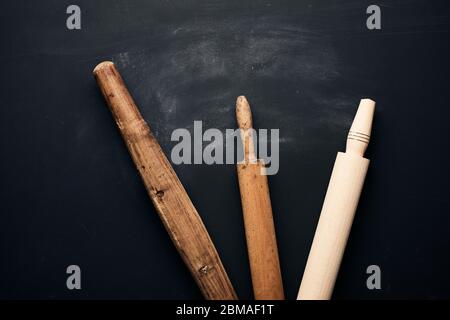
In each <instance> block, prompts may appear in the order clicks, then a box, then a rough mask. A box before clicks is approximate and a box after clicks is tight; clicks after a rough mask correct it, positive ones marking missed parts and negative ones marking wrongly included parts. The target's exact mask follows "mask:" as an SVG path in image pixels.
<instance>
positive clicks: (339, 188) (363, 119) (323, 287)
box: [297, 99, 375, 300]
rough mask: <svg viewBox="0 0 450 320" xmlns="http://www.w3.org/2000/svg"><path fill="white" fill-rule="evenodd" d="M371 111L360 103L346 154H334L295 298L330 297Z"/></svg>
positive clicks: (363, 164)
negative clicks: (328, 181)
mask: <svg viewBox="0 0 450 320" xmlns="http://www.w3.org/2000/svg"><path fill="white" fill-rule="evenodd" d="M374 110H375V102H374V101H372V100H370V99H363V100H361V103H360V105H359V108H358V111H357V113H356V116H355V119H354V120H353V124H352V127H351V129H350V132H349V134H348V137H347V148H346V151H345V153H342V152H339V153H338V155H337V158H336V162H335V163H334V168H333V173H332V175H331V179H330V184H329V185H328V190H327V194H326V196H325V200H324V203H323V207H322V212H321V214H320V218H319V223H318V225H317V229H316V233H315V235H314V240H313V243H312V246H311V250H310V252H309V257H308V262H307V264H306V268H305V272H304V274H303V279H302V283H301V285H300V290H299V293H298V297H297V299H300V300H328V299H330V298H331V295H332V293H333V288H334V284H335V282H336V277H337V274H338V271H339V267H340V264H341V260H342V256H343V254H344V250H345V246H346V244H347V239H348V236H349V233H350V228H351V226H352V222H353V218H354V215H355V211H356V207H357V206H358V201H359V197H360V195H361V190H362V188H363V184H364V179H365V177H366V173H367V168H368V166H369V160H368V159H366V158H364V157H363V156H364V152H365V151H366V148H367V145H368V143H369V139H370V132H371V129H372V119H373V114H374Z"/></svg>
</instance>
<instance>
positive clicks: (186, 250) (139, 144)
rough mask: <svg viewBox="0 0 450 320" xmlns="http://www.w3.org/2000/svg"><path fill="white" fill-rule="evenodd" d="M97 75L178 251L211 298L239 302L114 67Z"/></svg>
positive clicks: (100, 67)
mask: <svg viewBox="0 0 450 320" xmlns="http://www.w3.org/2000/svg"><path fill="white" fill-rule="evenodd" d="M94 76H95V78H96V79H97V82H98V85H99V86H100V89H101V90H102V93H103V95H104V97H105V99H106V102H107V103H108V105H109V108H110V110H111V112H112V115H113V117H114V119H115V121H116V124H117V126H118V127H119V129H120V133H121V134H122V137H123V139H124V140H125V143H126V145H127V147H128V150H129V152H130V154H131V157H132V158H133V161H134V163H135V165H136V167H137V169H138V171H139V173H140V175H141V178H142V180H143V182H144V184H145V187H146V189H147V192H148V195H149V196H150V198H151V200H152V202H153V204H154V206H155V208H156V211H157V212H158V214H159V216H160V218H161V220H162V222H163V223H164V226H165V227H166V230H167V232H168V233H169V235H170V237H171V238H172V241H173V243H174V244H175V247H176V248H177V250H178V252H179V253H180V255H181V257H182V258H183V260H184V263H185V264H186V266H187V267H188V268H189V271H190V272H191V274H192V276H193V277H194V279H195V281H196V282H197V284H198V286H199V287H200V290H201V292H202V293H203V296H204V297H205V298H206V299H213V300H234V299H237V296H236V293H235V292H234V289H233V286H232V285H231V282H230V280H229V278H228V276H227V274H226V272H225V269H224V267H223V265H222V262H221V261H220V258H219V255H218V253H217V251H216V248H215V247H214V244H213V243H212V241H211V238H210V237H209V235H208V232H207V231H206V228H205V226H204V225H203V222H202V220H201V218H200V216H199V215H198V213H197V210H196V209H195V207H194V205H193V204H192V202H191V200H190V199H189V196H188V195H187V193H186V190H185V189H184V187H183V185H182V184H181V182H180V180H179V179H178V177H177V175H176V173H175V171H174V170H173V168H172V166H171V165H170V163H169V161H168V160H167V158H166V156H165V155H164V153H163V151H162V150H161V147H160V146H159V144H158V142H157V141H156V139H155V137H154V136H153V134H152V133H151V131H150V129H149V127H148V125H147V123H146V122H145V121H144V119H143V118H142V116H141V114H140V113H139V110H138V108H137V106H136V104H135V103H134V101H133V98H132V97H131V95H130V93H129V92H128V90H127V88H126V87H125V84H124V82H123V80H122V78H121V76H120V74H119V72H118V71H117V69H116V68H115V66H114V64H113V63H112V62H109V61H106V62H102V63H100V64H99V65H98V66H97V67H95V69H94Z"/></svg>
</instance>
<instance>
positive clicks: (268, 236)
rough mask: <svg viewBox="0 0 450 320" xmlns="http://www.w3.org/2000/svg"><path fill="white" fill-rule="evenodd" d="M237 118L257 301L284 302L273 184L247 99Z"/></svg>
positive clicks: (241, 103) (242, 99)
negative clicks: (258, 151)
mask: <svg viewBox="0 0 450 320" xmlns="http://www.w3.org/2000/svg"><path fill="white" fill-rule="evenodd" d="M236 118H237V122H238V124H239V128H240V132H241V139H242V143H243V146H244V162H243V163H240V164H238V165H237V173H238V178H239V189H240V192H241V202H242V209H243V215H244V226H245V236H246V239H247V249H248V256H249V259H250V271H251V275H252V284H253V292H254V296H255V299H256V300H281V299H284V293H283V283H282V279H281V271H280V263H279V260H278V250H277V240H276V237H275V227H274V223H273V217H272V206H271V203H270V195H269V185H268V183H267V176H266V175H263V174H262V172H263V171H264V170H265V167H264V163H263V161H262V160H257V157H256V154H255V149H254V140H253V130H252V129H253V128H252V126H253V124H252V114H251V110H250V106H249V104H248V102H247V99H246V98H245V97H244V96H240V97H238V98H237V101H236Z"/></svg>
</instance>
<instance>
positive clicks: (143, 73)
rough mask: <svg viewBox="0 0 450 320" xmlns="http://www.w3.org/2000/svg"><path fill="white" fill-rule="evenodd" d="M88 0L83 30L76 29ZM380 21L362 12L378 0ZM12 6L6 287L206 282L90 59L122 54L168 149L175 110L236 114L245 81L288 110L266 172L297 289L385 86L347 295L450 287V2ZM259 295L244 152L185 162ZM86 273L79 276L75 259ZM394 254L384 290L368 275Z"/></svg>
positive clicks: (0, 209)
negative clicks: (330, 195)
mask: <svg viewBox="0 0 450 320" xmlns="http://www.w3.org/2000/svg"><path fill="white" fill-rule="evenodd" d="M70 4H77V5H79V6H80V7H81V11H82V29H81V30H76V31H71V30H68V29H67V28H66V18H67V16H68V15H67V14H66V8H67V6H68V5H70ZM369 4H377V5H379V6H380V7H381V10H382V29H381V30H376V31H371V30H368V29H367V28H366V19H367V17H368V15H367V14H366V8H367V6H368V5H369ZM0 15H1V18H0V20H1V22H0V23H1V31H0V32H1V52H0V61H1V66H2V68H1V71H2V72H1V75H0V84H1V85H0V90H1V99H2V102H1V109H0V110H1V116H0V146H1V157H0V177H1V178H0V186H1V189H0V191H1V192H0V239H1V241H0V246H1V248H0V298H3V299H5V298H8V299H16V298H38V299H61V298H62V299H100V298H117V299H197V298H201V295H200V292H199V290H198V289H197V287H196V285H195V283H194V281H193V280H192V278H191V276H190V275H189V273H188V271H187V269H186V268H185V267H184V265H183V263H182V261H181V259H180V257H179V256H178V254H177V252H176V250H175V249H174V247H173V245H172V243H171V241H170V239H169V237H168V235H167V234H166V232H165V230H164V228H163V225H162V223H161V222H160V220H159V218H158V216H157V214H156V212H155V210H154V209H153V206H152V204H151V202H150V200H149V198H148V197H147V195H146V192H145V189H144V186H143V184H142V183H141V181H140V178H139V176H138V173H137V171H136V170H135V168H134V165H133V163H132V161H131V159H130V156H129V154H128V152H127V150H126V147H125V145H124V143H123V142H122V140H121V137H120V134H119V132H118V130H117V128H116V127H115V124H114V122H113V120H112V117H111V115H110V113H109V111H108V108H107V106H106V104H105V102H104V100H103V98H102V96H101V94H100V91H99V89H98V87H97V85H96V83H95V81H94V79H93V76H92V69H93V68H94V66H95V65H96V64H97V63H99V62H101V61H102V60H113V61H114V62H115V63H116V65H117V67H118V69H119V71H120V72H121V74H122V76H123V78H124V80H125V82H126V83H127V85H128V87H129V90H130V92H131V93H132V95H133V97H134V98H135V100H136V102H137V104H138V105H139V106H140V109H141V112H142V114H143V116H144V117H145V119H146V120H147V121H148V123H149V125H150V126H151V128H152V129H153V131H154V133H155V135H156V136H157V138H158V140H159V142H160V144H161V146H162V147H163V149H164V150H165V151H166V153H167V154H168V153H170V150H171V148H172V147H173V146H174V144H175V143H174V142H171V141H170V135H171V132H172V131H173V130H174V129H175V128H188V129H189V130H192V126H193V122H194V120H202V121H203V122H204V126H205V128H213V127H214V128H219V129H221V130H225V128H234V127H235V126H236V124H235V115H234V104H235V99H236V97H237V96H238V95H241V94H244V95H246V96H247V97H248V99H249V101H250V103H251V105H252V108H253V113H254V122H255V126H256V127H258V128H279V129H280V136H281V142H282V143H281V145H280V162H281V166H280V171H279V173H278V174H277V175H275V176H272V177H270V180H269V181H270V188H271V197H272V204H273V209H274V218H275V223H276V229H277V237H278V245H279V251H280V259H281V265H282V272H283V280H284V286H285V291H286V295H287V298H288V299H294V298H295V297H296V293H297V290H298V287H299V283H300V279H301V276H302V273H303V269H304V266H305V264H306V259H307V256H308V252H309V247H310V245H311V242H312V237H313V235H314V231H315V227H316V223H317V220H318V217H319V213H320V209H321V206H322V201H323V198H324V195H325V192H326V188H327V184H328V180H329V177H330V173H331V170H332V166H333V162H334V158H335V156H336V153H337V151H342V150H343V149H344V147H345V140H346V135H347V132H348V129H349V126H350V124H351V121H352V118H353V116H354V114H355V112H356V108H357V105H358V103H359V99H360V98H363V97H371V98H373V99H374V100H376V101H377V109H376V115H375V122H374V130H373V138H372V142H371V145H370V147H369V150H368V153H367V157H368V158H369V159H371V161H372V162H371V166H370V169H369V173H368V177H367V180H366V185H365V189H364V192H363V195H362V198H361V201H360V206H359V209H358V212H357V215H356V218H355V221H354V225H353V229H352V233H351V235H350V238H349V242H348V246H347V250H346V253H345V256H344V259H343V263H342V267H341V271H340V274H339V277H338V281H337V284H336V288H335V292H334V298H336V299H392V298H402V299H403V298H426V299H432V298H449V297H450V273H449V270H450V258H449V252H450V232H449V228H450V202H449V191H450V189H449V185H448V184H449V177H450V175H449V162H450V153H449V126H448V121H449V120H450V119H449V118H450V103H449V96H448V93H449V90H450V86H449V84H450V81H449V80H450V60H449V57H450V41H449V40H450V37H449V32H450V4H449V3H448V1H426V0H422V1H406V0H404V1H377V2H376V3H372V2H368V1H360V0H358V1H331V0H330V1H303V0H291V1H269V0H265V1H243V0H240V1H235V0H227V1H211V0H209V1H197V0H184V1H181V0H180V1H151V0H140V1H116V0H114V1H113V0H102V1H100V0H97V1H92V0H90V1H87V0H85V1H82V0H77V1H76V2H74V3H72V1H56V0H54V1H50V0H45V1H23V0H20V1H17V0H15V1H9V2H2V4H1V5H0ZM175 170H176V172H177V173H178V175H179V177H180V179H181V181H182V182H183V184H184V185H185V187H186V189H187V191H188V193H189V194H190V196H191V198H192V200H193V202H194V204H195V205H196V207H197V209H198V211H199V213H200V215H201V216H202V218H203V220H204V222H205V224H206V226H207V228H208V230H209V232H210V234H211V237H212V238H213V241H214V243H215V244H216V246H217V248H218V251H219V253H220V254H221V257H222V260H223V263H224V265H225V267H226V269H227V271H228V273H229V275H230V278H231V280H232V282H233V284H234V286H235V289H236V291H237V293H238V295H239V297H240V298H244V299H251V298H252V290H251V282H250V272H249V267H248V260H247V253H246V246H245V238H244V230H243V222H242V213H241V207H240V198H239V191H238V185H237V177H236V172H235V168H234V166H232V165H212V166H208V165H195V166H194V165H180V166H175ZM71 264H76V265H79V266H80V267H81V270H82V290H78V291H77V290H73V291H69V290H68V289H67V288H66V277H67V274H66V268H67V266H69V265H71ZM371 264H376V265H379V266H380V268H381V271H382V289H381V290H373V291H370V290H368V289H367V288H366V279H367V274H366V268H367V266H369V265H371Z"/></svg>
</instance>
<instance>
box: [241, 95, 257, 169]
mask: <svg viewBox="0 0 450 320" xmlns="http://www.w3.org/2000/svg"><path fill="white" fill-rule="evenodd" d="M236 119H237V123H238V126H239V129H240V130H241V139H242V143H243V145H244V162H246V163H248V162H252V161H253V162H255V161H256V154H255V147H254V143H253V120H252V110H251V109H250V105H249V103H248V101H247V99H246V98H245V97H244V96H239V97H237V99H236Z"/></svg>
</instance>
